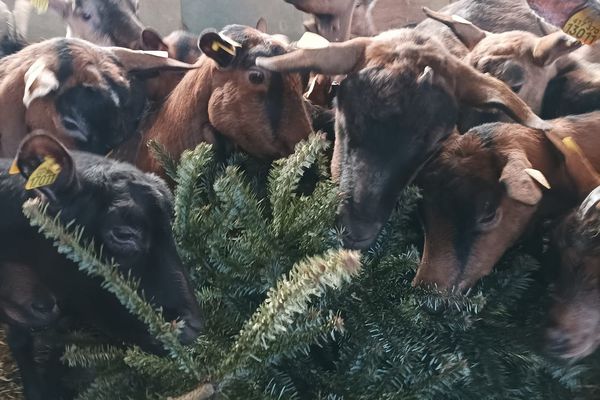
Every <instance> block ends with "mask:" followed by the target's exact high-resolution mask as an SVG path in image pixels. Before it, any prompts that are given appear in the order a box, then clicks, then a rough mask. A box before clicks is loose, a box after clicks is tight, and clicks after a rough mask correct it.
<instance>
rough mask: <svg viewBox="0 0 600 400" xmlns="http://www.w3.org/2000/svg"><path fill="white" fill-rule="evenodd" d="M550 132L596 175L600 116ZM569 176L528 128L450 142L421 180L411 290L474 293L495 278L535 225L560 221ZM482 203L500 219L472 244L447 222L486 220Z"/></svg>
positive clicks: (478, 132) (480, 132) (477, 133)
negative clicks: (541, 180)
mask: <svg viewBox="0 0 600 400" xmlns="http://www.w3.org/2000/svg"><path fill="white" fill-rule="evenodd" d="M553 124H554V126H555V131H556V132H560V133H561V135H566V134H569V135H570V136H572V137H573V138H575V140H576V141H577V143H578V144H579V145H580V147H581V148H582V149H583V151H584V153H585V155H586V157H587V158H588V159H589V161H590V162H591V164H592V165H593V166H594V167H595V168H597V169H598V168H600V153H599V152H597V151H595V149H597V148H598V145H597V140H598V136H597V135H596V132H597V131H598V130H599V129H600V114H598V113H591V114H586V115H582V116H578V117H572V118H564V119H560V120H556V121H553ZM511 160H512V161H511ZM509 167H510V168H509ZM526 168H534V169H537V170H539V171H541V172H542V173H543V175H544V176H545V177H546V178H547V180H548V181H549V183H550V185H551V189H550V190H546V189H543V188H542V187H541V186H540V185H539V184H538V183H536V182H534V181H533V179H531V178H530V177H529V176H528V175H527V174H526V173H525V172H524V170H525V169H526ZM574 173H575V174H576V173H578V171H570V170H568V168H567V166H565V164H564V161H563V157H562V155H561V154H560V152H558V151H557V150H556V148H555V147H554V146H553V144H552V143H551V142H550V140H548V139H547V138H546V136H545V135H544V134H543V133H541V132H540V131H536V130H532V129H529V128H525V127H521V126H517V125H512V124H493V125H485V126H482V127H480V128H476V129H474V130H472V131H470V132H468V133H467V134H465V135H464V136H454V137H453V138H451V139H449V140H448V142H447V143H446V144H445V146H444V149H443V150H442V152H441V154H440V155H439V157H437V158H436V160H435V161H434V162H432V164H431V165H430V166H429V167H428V168H427V170H426V171H424V173H423V174H422V175H421V177H420V182H419V183H420V185H421V186H422V187H423V188H424V197H425V207H424V210H425V211H424V217H425V226H426V229H425V230H426V240H425V248H424V252H423V259H422V261H421V265H420V267H419V270H418V271H417V276H416V277H415V281H414V283H415V284H419V285H433V284H435V285H437V287H438V288H440V289H451V288H458V289H461V290H465V289H468V288H470V287H471V286H473V285H474V284H475V283H476V282H477V280H479V279H480V278H481V277H483V276H485V275H487V274H489V273H490V272H491V271H492V268H493V266H494V264H496V262H497V261H498V260H499V259H500V257H501V256H502V255H503V254H504V252H505V251H506V250H507V249H508V248H509V247H510V246H511V245H512V244H513V243H515V242H516V241H517V240H518V239H519V238H520V237H521V236H522V235H523V233H524V232H525V231H526V230H527V229H528V228H529V227H531V225H532V224H533V223H534V221H535V220H536V218H537V217H539V216H542V215H543V216H549V215H557V214H560V213H562V212H565V211H566V210H568V209H569V207H571V206H572V205H573V204H574V203H575V201H576V196H575V193H576V192H575V186H576V185H575V180H576V179H574V178H573V174H574ZM503 182H504V183H503ZM521 185H523V186H522V188H523V193H522V194H521V193H520V192H519V190H522V189H521ZM535 192H538V193H541V194H542V196H540V197H539V198H538V199H539V201H537V200H538V199H536V198H533V199H532V198H531V194H533V193H535ZM484 195H487V196H484ZM523 195H525V197H523ZM486 200H487V201H492V202H497V205H498V206H497V207H496V208H495V211H496V214H495V215H496V216H498V215H500V217H499V218H497V220H494V221H495V222H493V221H492V222H493V224H492V225H488V226H485V227H484V228H481V229H482V230H481V231H479V232H478V233H477V234H476V235H475V236H469V234H468V232H469V231H470V229H472V228H464V227H461V228H459V227H458V226H457V225H456V224H455V222H452V221H453V218H458V219H457V221H458V220H460V221H461V224H465V223H466V224H468V223H469V222H468V221H469V218H471V217H476V218H481V217H483V216H485V212H480V211H481V210H484V209H485V203H484V202H485V201H486ZM532 200H533V201H532ZM532 203H533V204H532ZM460 210H463V211H460ZM469 210H474V212H475V215H472V214H471V211H469ZM461 212H464V213H465V214H464V215H463V214H461ZM461 216H462V217H461ZM468 226H470V225H468ZM475 226H477V225H475ZM478 229H479V228H478ZM460 232H462V233H460ZM457 235H463V236H457ZM464 235H467V236H464ZM466 238H467V239H466ZM457 246H458V247H457ZM461 246H464V247H465V248H464V249H463V250H462V251H466V253H465V256H464V257H462V258H461V256H460V254H459V253H458V252H457V251H458V250H457V249H458V248H460V247H461ZM461 260H462V261H461Z"/></svg>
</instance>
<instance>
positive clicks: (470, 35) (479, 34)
mask: <svg viewBox="0 0 600 400" xmlns="http://www.w3.org/2000/svg"><path fill="white" fill-rule="evenodd" d="M423 12H424V13H425V14H426V15H427V16H428V17H429V18H431V19H434V20H436V21H438V22H441V23H442V24H444V25H446V26H447V27H448V28H450V29H452V32H454V34H455V35H456V37H458V39H459V40H460V41H461V42H463V43H464V45H465V46H467V48H468V49H469V50H473V48H474V47H475V46H477V44H478V43H479V42H481V41H482V40H483V39H484V38H485V37H486V36H487V35H488V34H487V32H486V31H484V30H482V29H480V28H478V27H477V26H475V25H473V24H472V23H471V22H469V21H467V20H466V19H464V18H462V17H459V16H457V15H447V14H443V13H440V12H437V11H433V10H431V9H429V8H427V7H423Z"/></svg>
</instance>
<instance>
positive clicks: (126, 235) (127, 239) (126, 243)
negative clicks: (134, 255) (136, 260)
mask: <svg viewBox="0 0 600 400" xmlns="http://www.w3.org/2000/svg"><path fill="white" fill-rule="evenodd" d="M107 242H108V244H110V245H112V246H111V247H113V250H115V251H118V252H127V253H129V252H136V251H138V249H139V242H140V233H139V232H138V231H137V230H135V229H133V228H131V227H129V226H120V227H119V226H118V227H115V228H113V229H111V230H110V231H109V232H108V235H107Z"/></svg>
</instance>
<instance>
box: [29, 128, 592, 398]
mask: <svg viewBox="0 0 600 400" xmlns="http://www.w3.org/2000/svg"><path fill="white" fill-rule="evenodd" d="M152 146H153V148H154V150H155V152H156V154H157V157H159V159H160V160H161V161H162V162H163V164H164V165H165V169H166V171H167V173H168V175H169V176H170V177H171V178H173V179H174V180H175V182H176V183H177V188H176V196H175V198H176V199H175V219H174V224H173V231H174V233H175V235H176V238H177V240H178V244H179V247H180V253H181V255H182V258H183V259H184V260H185V262H186V263H187V265H189V267H190V271H191V277H192V281H193V284H194V285H195V286H194V287H195V289H196V295H197V297H198V299H199V301H200V304H201V307H202V310H203V315H204V318H205V330H204V332H203V335H202V336H201V337H200V338H199V339H198V340H197V341H196V342H195V343H194V344H193V345H191V346H187V347H183V346H181V345H180V344H179V343H178V341H177V340H176V335H177V331H178V329H179V327H178V325H177V324H172V323H170V322H167V321H164V320H163V318H162V316H161V314H160V310H154V309H153V308H152V307H151V306H150V305H148V304H147V303H146V302H145V301H144V298H143V295H141V294H140V293H139V292H138V290H137V285H136V282H134V281H132V280H130V279H128V278H127V277H124V276H122V275H120V274H119V273H118V270H117V269H116V266H115V265H113V264H111V263H110V262H108V261H107V260H102V259H101V257H100V256H99V255H98V254H95V253H94V251H93V248H92V246H90V245H89V244H88V243H84V242H82V241H81V237H82V236H81V231H80V230H79V229H78V228H76V227H74V226H69V227H64V226H61V225H60V224H59V223H58V221H57V220H55V219H52V218H49V217H48V216H47V215H46V213H45V211H44V208H43V206H41V205H40V204H39V203H37V202H29V203H27V204H25V206H24V212H25V214H26V215H27V216H28V217H29V218H30V220H31V222H32V224H34V225H36V226H39V227H40V229H41V231H42V232H43V233H44V234H45V235H46V236H48V237H50V238H53V239H54V240H55V242H56V246H57V248H58V249H59V251H61V252H62V253H64V254H65V255H66V256H67V257H69V258H70V259H72V260H74V261H76V262H77V263H79V265H80V268H81V269H82V270H83V271H85V272H86V273H89V274H91V275H93V276H100V277H102V278H103V279H104V280H105V286H106V288H107V290H109V291H110V292H112V293H114V294H115V295H116V296H117V297H118V298H119V300H120V301H121V302H122V303H123V304H124V305H125V306H126V307H128V309H129V310H130V311H131V312H132V313H134V314H136V315H138V316H139V318H140V319H141V320H142V321H144V322H145V323H146V324H147V325H148V329H149V331H150V332H151V333H152V334H154V335H155V336H156V337H157V338H158V339H159V340H160V341H161V342H162V343H163V346H164V348H165V350H166V355H165V356H160V357H159V356H156V355H152V354H147V353H145V352H143V351H142V350H141V349H139V348H135V347H131V348H115V347H110V346H106V345H103V344H102V343H97V344H85V345H81V344H77V345H75V344H73V345H70V346H68V347H67V350H66V353H65V355H64V361H65V362H66V363H68V364H69V365H72V366H78V367H86V368H93V369H94V371H95V373H96V378H95V380H94V381H93V382H91V383H90V384H89V385H87V387H86V388H85V389H84V390H83V391H82V392H81V394H80V396H79V398H80V399H82V400H83V399H94V400H101V399H107V400H108V399H110V400H114V399H167V398H172V399H196V400H198V399H208V398H217V399H329V400H334V399H407V400H408V399H460V400H466V399H482V398H483V399H527V400H533V399H596V398H598V396H599V395H600V386H598V385H597V379H594V378H597V376H598V374H597V373H596V374H595V376H594V372H595V371H597V367H598V360H597V359H594V358H591V359H588V360H586V362H585V363H580V364H576V365H570V366H567V365H561V364H560V363H557V362H554V361H553V360H551V359H549V358H546V357H545V356H544V354H543V351H542V349H541V348H540V345H539V343H540V337H541V334H542V328H543V325H544V321H545V312H546V310H547V307H548V300H549V295H548V293H549V290H548V285H547V283H546V282H545V281H544V279H541V278H540V276H541V275H542V274H540V264H539V262H538V261H536V260H535V259H534V258H532V257H531V256H528V255H526V254H525V253H524V252H522V251H520V250H519V249H516V250H514V251H512V252H511V254H509V255H507V256H506V257H505V259H504V260H503V261H502V263H501V265H500V266H499V268H498V269H497V271H496V272H495V273H494V274H493V275H491V276H490V277H488V278H486V279H484V280H483V281H482V282H481V283H480V284H478V286H477V287H476V288H474V289H472V290H471V291H470V292H469V293H467V294H459V293H454V294H440V293H436V292H435V291H428V290H424V289H419V288H413V287H412V286H411V280H412V277H413V276H414V273H415V269H416V266H417V264H418V259H419V254H418V250H417V249H418V243H419V242H420V241H421V240H422V238H421V235H422V234H421V231H420V228H419V224H418V221H417V219H416V217H415V208H416V204H417V202H418V200H419V192H418V190H416V189H414V188H411V189H408V190H407V191H406V192H405V194H404V195H403V198H402V199H401V200H400V202H399V204H398V207H397V210H396V211H395V213H394V214H393V216H392V218H391V220H390V222H389V223H388V224H387V226H386V227H385V229H384V231H383V232H382V234H381V235H380V237H379V239H378V241H377V243H376V244H375V245H374V246H373V247H372V249H371V250H370V251H368V252H365V253H364V254H362V255H360V254H358V253H356V252H350V251H347V250H343V249H341V247H340V232H337V231H336V230H335V229H333V226H334V223H333V221H334V216H335V210H336V208H337V205H338V202H339V200H340V196H339V195H338V193H337V191H336V187H335V185H334V184H333V183H332V182H331V180H330V179H329V176H328V167H327V157H326V151H327V147H328V143H327V142H326V141H324V140H323V139H322V138H320V137H319V136H313V137H311V138H310V139H309V140H308V141H306V142H303V143H301V144H299V145H298V146H297V149H296V152H295V154H293V155H292V156H290V157H288V158H287V159H284V160H281V161H277V162H275V163H274V164H273V165H272V166H264V165H260V164H259V163H256V162H255V161H252V160H249V159H247V158H246V157H244V156H241V155H236V156H233V157H231V159H229V160H228V161H227V162H226V163H217V162H216V161H215V159H214V157H213V154H212V151H211V148H210V147H209V146H208V145H200V146H198V147H197V148H196V149H195V150H193V151H188V152H186V153H184V154H183V156H182V158H181V160H180V162H179V164H178V165H176V164H175V163H174V162H173V161H172V160H171V159H170V157H169V156H168V154H165V153H164V151H163V150H162V148H161V147H160V145H158V144H156V143H154V144H152Z"/></svg>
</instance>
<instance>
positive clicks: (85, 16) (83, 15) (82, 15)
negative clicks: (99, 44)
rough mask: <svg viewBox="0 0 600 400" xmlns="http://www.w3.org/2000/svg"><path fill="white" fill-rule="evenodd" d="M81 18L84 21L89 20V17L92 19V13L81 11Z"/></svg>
mask: <svg viewBox="0 0 600 400" xmlns="http://www.w3.org/2000/svg"><path fill="white" fill-rule="evenodd" d="M81 19H83V20H84V21H89V20H90V19H92V14H90V13H87V12H83V13H81Z"/></svg>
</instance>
